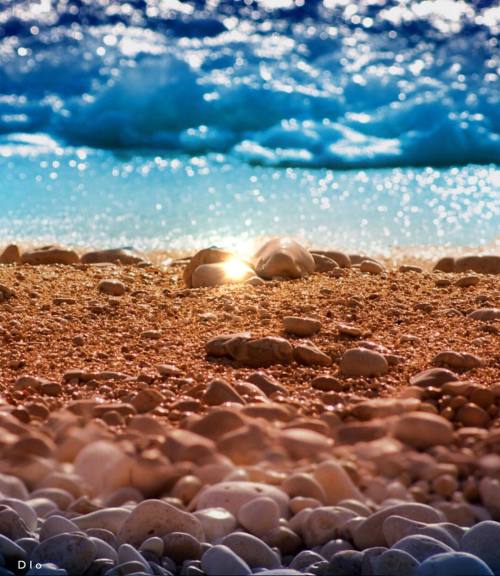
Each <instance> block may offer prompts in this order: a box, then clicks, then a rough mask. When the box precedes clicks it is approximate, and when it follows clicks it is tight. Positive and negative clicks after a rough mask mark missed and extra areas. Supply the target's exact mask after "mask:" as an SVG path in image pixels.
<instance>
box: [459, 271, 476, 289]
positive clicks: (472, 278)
mask: <svg viewBox="0 0 500 576" xmlns="http://www.w3.org/2000/svg"><path fill="white" fill-rule="evenodd" d="M479 282H480V278H479V276H476V275H475V274H468V275H467V276H462V277H461V278H459V279H458V280H455V282H454V284H455V286H458V287H459V288H468V287H469V286H476V285H477V284H479Z"/></svg>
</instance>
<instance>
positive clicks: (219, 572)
mask: <svg viewBox="0 0 500 576" xmlns="http://www.w3.org/2000/svg"><path fill="white" fill-rule="evenodd" d="M201 567H202V569H203V572H204V573H205V574H206V575H207V576H250V575H251V574H252V570H251V569H250V566H248V564H247V563H246V562H245V561H244V560H242V559H241V558H240V557H239V556H238V555H237V554H235V553H234V552H233V551H232V550H231V548H228V547H227V546H224V545H221V544H218V545H216V546H212V547H211V548H210V549H209V550H207V551H206V552H205V553H204V554H203V556H202V558H201Z"/></svg>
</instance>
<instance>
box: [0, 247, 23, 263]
mask: <svg viewBox="0 0 500 576" xmlns="http://www.w3.org/2000/svg"><path fill="white" fill-rule="evenodd" d="M20 262H21V252H20V251H19V247H18V246H17V245H16V244H9V245H8V246H6V247H5V248H4V250H3V251H2V253H1V254H0V264H19V263H20Z"/></svg>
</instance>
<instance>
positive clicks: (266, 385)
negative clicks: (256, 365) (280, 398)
mask: <svg viewBox="0 0 500 576" xmlns="http://www.w3.org/2000/svg"><path fill="white" fill-rule="evenodd" d="M247 380H248V382H251V383H252V384H254V385H255V386H257V388H259V389H260V390H262V392H264V394H265V395H266V396H271V395H272V394H275V393H280V394H283V393H285V392H286V388H285V387H284V386H281V384H279V383H278V382H276V380H275V379H274V378H272V377H271V376H269V375H268V374H265V373H264V372H253V373H252V374H250V376H249V377H248V378H247Z"/></svg>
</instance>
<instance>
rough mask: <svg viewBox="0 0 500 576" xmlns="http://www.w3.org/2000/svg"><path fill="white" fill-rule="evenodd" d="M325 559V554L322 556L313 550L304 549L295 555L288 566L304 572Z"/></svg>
mask: <svg viewBox="0 0 500 576" xmlns="http://www.w3.org/2000/svg"><path fill="white" fill-rule="evenodd" d="M324 560H325V559H324V558H323V556H320V555H319V554H317V553H316V552H313V551H312V550H302V552H299V553H298V554H297V556H295V558H294V559H293V560H292V561H291V562H290V564H289V565H288V568H292V569H294V570H299V571H300V572H304V571H306V570H307V568H309V566H311V565H312V564H315V563H316V562H323V561H324Z"/></svg>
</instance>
